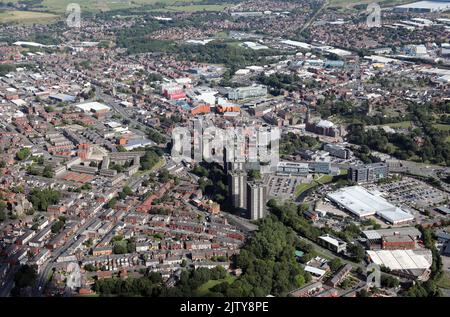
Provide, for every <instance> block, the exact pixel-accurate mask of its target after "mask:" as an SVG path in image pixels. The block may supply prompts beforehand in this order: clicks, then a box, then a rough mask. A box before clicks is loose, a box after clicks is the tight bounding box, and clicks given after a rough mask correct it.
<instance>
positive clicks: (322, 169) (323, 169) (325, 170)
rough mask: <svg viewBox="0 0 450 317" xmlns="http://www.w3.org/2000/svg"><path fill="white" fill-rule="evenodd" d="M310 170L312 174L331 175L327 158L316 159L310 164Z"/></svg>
mask: <svg viewBox="0 0 450 317" xmlns="http://www.w3.org/2000/svg"><path fill="white" fill-rule="evenodd" d="M311 169H312V170H313V171H314V173H319V174H330V173H331V163H330V159H329V158H328V157H321V158H317V159H316V161H314V162H312V163H311Z"/></svg>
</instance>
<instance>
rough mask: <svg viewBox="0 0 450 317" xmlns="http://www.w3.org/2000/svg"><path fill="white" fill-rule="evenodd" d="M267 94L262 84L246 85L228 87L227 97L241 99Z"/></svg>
mask: <svg viewBox="0 0 450 317" xmlns="http://www.w3.org/2000/svg"><path fill="white" fill-rule="evenodd" d="M266 95H267V87H266V86H263V85H254V86H248V87H238V88H234V89H230V91H229V92H228V99H230V100H242V99H248V98H256V97H264V96H266Z"/></svg>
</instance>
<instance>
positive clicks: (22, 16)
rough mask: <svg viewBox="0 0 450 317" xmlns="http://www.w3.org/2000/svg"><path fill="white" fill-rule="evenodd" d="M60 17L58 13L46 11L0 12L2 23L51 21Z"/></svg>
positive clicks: (0, 21) (42, 22)
mask: <svg viewBox="0 0 450 317" xmlns="http://www.w3.org/2000/svg"><path fill="white" fill-rule="evenodd" d="M58 18H59V16H58V15H55V14H51V13H46V12H31V11H3V12H0V23H23V24H29V23H41V24H45V23H50V22H53V21H55V20H57V19H58Z"/></svg>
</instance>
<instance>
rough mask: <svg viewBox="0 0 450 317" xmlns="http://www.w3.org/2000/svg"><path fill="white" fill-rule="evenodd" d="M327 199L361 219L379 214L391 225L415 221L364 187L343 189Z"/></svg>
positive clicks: (329, 195)
mask: <svg viewBox="0 0 450 317" xmlns="http://www.w3.org/2000/svg"><path fill="white" fill-rule="evenodd" d="M327 198H329V199H330V200H332V201H333V202H335V203H337V204H338V205H340V206H342V207H343V208H345V209H347V210H348V211H350V212H351V213H353V214H355V215H356V216H358V217H360V218H361V217H367V216H371V215H375V214H377V215H378V216H380V217H382V218H383V219H385V220H387V221H389V222H391V223H398V222H404V221H410V220H413V219H414V216H413V215H411V214H409V213H407V212H405V211H403V210H402V209H400V208H398V207H396V206H394V205H392V204H391V203H390V202H388V201H387V200H386V199H384V198H382V197H380V196H377V195H374V194H373V193H371V192H369V191H368V190H366V189H365V188H364V187H362V186H350V187H345V188H341V189H339V190H337V191H335V192H332V193H329V194H327Z"/></svg>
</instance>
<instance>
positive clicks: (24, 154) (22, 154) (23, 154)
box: [16, 148, 31, 161]
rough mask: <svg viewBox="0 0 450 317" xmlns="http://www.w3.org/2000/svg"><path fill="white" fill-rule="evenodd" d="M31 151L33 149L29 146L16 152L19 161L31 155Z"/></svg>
mask: <svg viewBox="0 0 450 317" xmlns="http://www.w3.org/2000/svg"><path fill="white" fill-rule="evenodd" d="M30 153H31V151H30V149H29V148H22V149H20V150H19V151H18V152H17V153H16V158H17V159H18V160H19V161H23V160H25V159H26V158H27V157H28V156H29V155H30Z"/></svg>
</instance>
